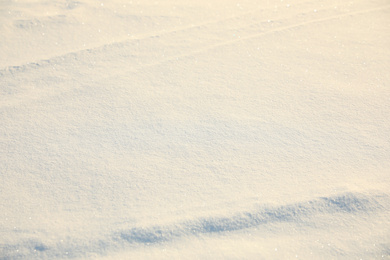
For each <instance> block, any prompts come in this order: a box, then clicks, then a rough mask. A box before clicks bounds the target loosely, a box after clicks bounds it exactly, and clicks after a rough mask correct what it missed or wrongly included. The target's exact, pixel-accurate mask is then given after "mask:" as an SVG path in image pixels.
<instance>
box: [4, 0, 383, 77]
mask: <svg viewBox="0 0 390 260" xmlns="http://www.w3.org/2000/svg"><path fill="white" fill-rule="evenodd" d="M388 8H390V5H386V6H381V7H377V8H371V9H367V10H361V11H354V12H347V13H343V14H337V15H333V16H327V17H323V18H319V19H314V20H309V21H304V22H301V23H295V24H291V25H287V26H281V27H277V28H274V29H271V30H265V31H263V32H260V33H257V34H252V35H249V36H244V37H241V38H236V39H232V40H227V41H222V42H217V43H215V44H211V45H208V46H205V47H203V48H198V49H196V50H194V51H191V52H187V53H185V54H182V55H177V56H170V57H168V58H166V59H162V60H159V61H156V62H153V63H147V64H141V65H140V66H139V67H137V68H135V69H134V70H138V69H140V68H144V67H150V66H155V65H158V64H161V63H164V62H169V61H172V60H175V59H180V58H184V57H188V56H191V55H194V54H198V53H203V52H206V51H208V50H212V49H215V48H218V47H221V46H226V45H231V44H234V43H237V42H240V41H244V40H249V39H253V38H257V37H261V36H264V35H267V34H272V33H275V32H280V31H285V30H289V29H293V28H297V27H301V26H305V25H308V24H315V23H320V22H325V21H329V20H334V19H339V18H343V17H348V16H354V15H359V14H365V13H370V12H376V11H382V10H385V9H388ZM265 10H266V9H262V10H261V11H265ZM319 11H320V10H319ZM256 12H258V10H256V11H250V12H246V13H244V14H240V15H237V16H231V17H228V18H223V19H220V20H217V21H215V20H213V21H208V22H205V23H201V24H197V25H190V26H184V27H181V28H174V29H172V30H167V31H163V32H157V33H150V34H145V35H141V36H138V37H133V38H131V39H128V38H126V39H124V40H120V41H116V42H113V43H109V44H105V45H102V46H98V47H95V48H91V49H83V50H79V51H74V52H69V53H66V54H63V55H60V56H56V57H53V58H50V59H45V60H41V61H37V62H33V63H28V64H24V65H19V66H10V67H6V68H2V69H0V77H2V76H6V75H12V74H15V73H19V72H24V71H26V70H30V69H37V68H43V67H47V66H53V64H56V65H58V64H61V63H62V62H64V61H66V60H69V59H70V60H73V61H76V62H77V61H78V60H79V58H78V56H80V55H94V54H96V53H97V52H103V51H107V48H111V49H112V48H123V47H125V46H126V45H128V44H132V43H134V42H136V41H144V40H147V39H149V40H150V39H153V38H161V37H163V36H167V35H172V34H178V33H180V32H185V31H188V30H194V29H196V30H199V29H201V28H203V27H205V28H206V29H207V26H209V25H211V24H220V23H223V22H226V21H229V20H235V19H237V18H240V17H245V16H246V15H249V14H254V13H256ZM310 12H312V9H310ZM310 12H309V11H308V12H306V13H299V15H302V14H308V13H310ZM291 18H295V17H291ZM267 20H269V19H267ZM267 20H260V21H258V22H257V23H264V22H266V21H267ZM271 20H272V19H271ZM272 21H273V23H275V24H276V23H277V22H278V20H272ZM206 44H207V43H206Z"/></svg>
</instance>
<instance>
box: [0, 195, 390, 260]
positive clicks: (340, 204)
mask: <svg viewBox="0 0 390 260" xmlns="http://www.w3.org/2000/svg"><path fill="white" fill-rule="evenodd" d="M389 205H390V198H389V197H388V196H387V195H385V194H375V195H365V194H361V193H351V192H349V193H345V194H339V195H336V196H329V197H320V198H317V199H314V200H309V201H303V202H298V203H295V204H287V205H280V206H266V205H262V206H260V205H259V206H258V207H255V209H254V210H252V211H250V210H248V211H242V212H236V213H235V214H232V215H230V216H208V217H202V218H198V219H193V220H185V221H181V222H180V221H179V222H177V223H172V224H167V225H155V226H153V225H152V226H143V227H132V228H129V229H126V230H121V231H116V232H114V233H112V234H111V235H110V234H107V236H106V237H105V238H100V239H96V240H95V241H83V240H80V239H79V238H73V239H71V241H69V242H68V243H66V244H65V243H64V244H59V243H56V244H51V243H47V244H46V243H45V242H44V241H39V240H37V239H32V240H29V241H23V242H21V243H20V244H13V245H9V244H7V245H5V244H3V245H1V251H2V252H0V255H1V256H2V257H1V258H0V259H10V258H20V257H23V258H24V257H27V258H29V259H31V258H42V257H43V258H45V257H49V258H50V257H56V258H58V257H60V258H62V257H65V258H73V257H83V256H91V255H95V256H96V255H105V254H107V253H109V252H111V251H118V250H124V249H126V248H127V247H129V246H130V247H138V246H152V245H158V244H161V243H169V242H171V241H177V240H180V239H191V238H192V237H199V236H202V235H206V236H209V235H213V234H218V235H223V234H225V233H226V234H228V233H230V232H240V231H242V232H245V230H246V229H250V228H256V227H259V226H266V225H272V224H275V223H282V222H290V223H295V224H300V226H307V225H309V222H310V219H311V218H313V217H318V216H321V215H322V216H324V215H326V216H330V217H334V214H347V215H362V214H363V215H364V214H372V213H374V212H379V211H386V209H388V208H389ZM50 244H51V245H50Z"/></svg>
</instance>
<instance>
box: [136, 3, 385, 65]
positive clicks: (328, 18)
mask: <svg viewBox="0 0 390 260" xmlns="http://www.w3.org/2000/svg"><path fill="white" fill-rule="evenodd" d="M388 8H390V5H388V6H384V7H380V8H373V9H369V10H364V11H356V12H350V13H346V14H340V15H334V16H329V17H326V18H320V19H315V20H311V21H306V22H302V23H297V24H292V25H288V26H282V27H279V28H275V29H273V30H269V31H264V32H261V33H258V34H253V35H250V36H246V37H242V38H238V39H234V40H229V41H225V42H221V43H217V44H215V45H212V46H208V47H205V48H201V49H198V50H195V51H193V52H191V53H187V54H184V55H180V56H175V57H170V58H168V59H166V60H162V61H160V62H156V63H153V64H148V65H145V66H143V68H144V67H153V66H157V65H160V64H162V63H165V62H170V61H173V60H177V59H181V58H185V57H190V56H192V55H196V54H199V53H204V52H207V51H210V50H213V49H216V48H219V47H223V46H227V45H231V44H235V43H238V42H242V41H245V40H250V39H254V38H258V37H261V36H264V35H268V34H272V33H275V32H282V31H286V30H289V29H294V28H298V27H301V26H305V25H308V24H315V23H321V22H326V21H330V20H334V19H339V18H343V17H348V16H354V15H360V14H365V13H371V12H376V11H382V10H385V9H388Z"/></svg>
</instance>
